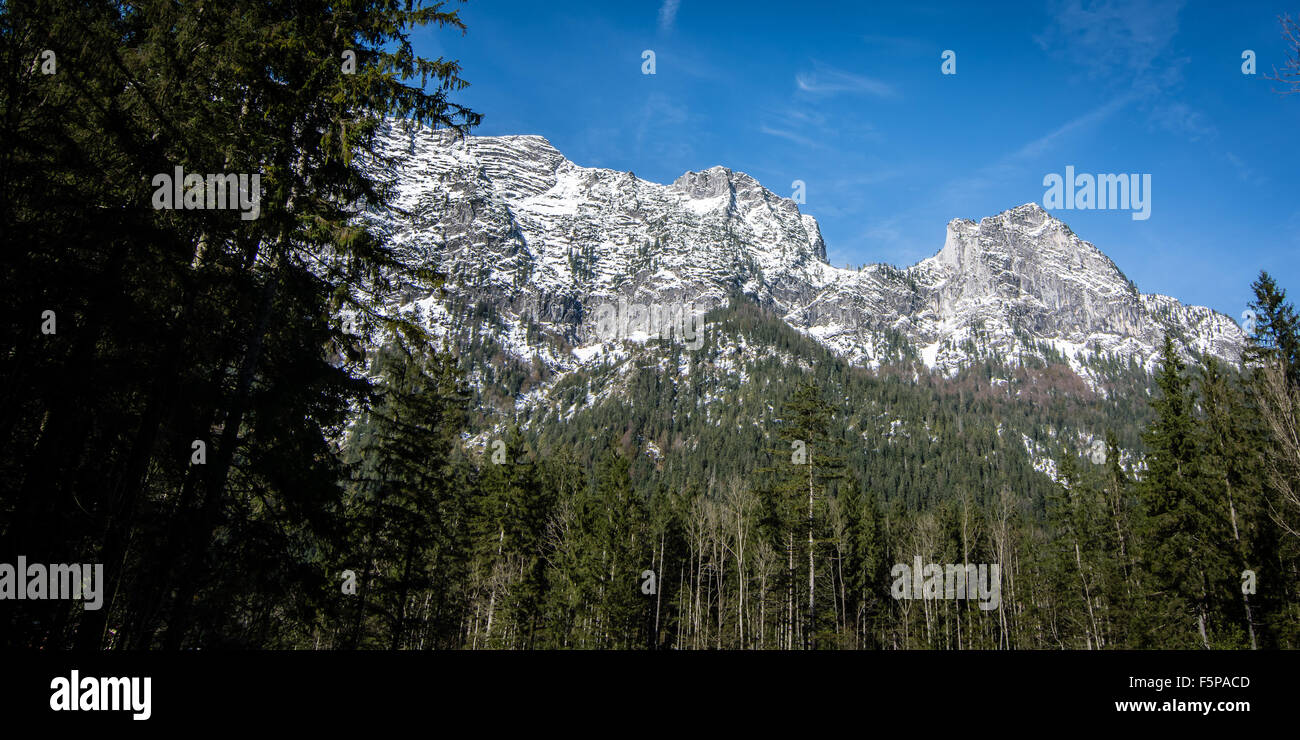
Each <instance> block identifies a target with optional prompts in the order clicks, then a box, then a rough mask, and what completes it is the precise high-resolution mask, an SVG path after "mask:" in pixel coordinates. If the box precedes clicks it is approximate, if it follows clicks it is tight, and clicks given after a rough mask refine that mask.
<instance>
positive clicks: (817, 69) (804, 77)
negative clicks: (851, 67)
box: [794, 62, 894, 98]
mask: <svg viewBox="0 0 1300 740" xmlns="http://www.w3.org/2000/svg"><path fill="white" fill-rule="evenodd" d="M794 83H795V85H796V86H797V87H798V88H799V89H800V90H801V91H803V92H806V93H810V94H812V95H835V94H836V93H842V92H845V93H866V94H868V95H875V96H877V97H882V98H886V97H890V96H892V95H894V88H893V87H891V86H890V85H888V84H886V83H884V82H881V81H880V80H874V79H872V78H870V77H864V76H862V75H855V74H853V73H851V72H845V71H844V70H841V69H836V68H834V67H830V66H828V65H825V64H819V63H817V62H813V71H812V72H800V73H798V74H797V75H795V78H794Z"/></svg>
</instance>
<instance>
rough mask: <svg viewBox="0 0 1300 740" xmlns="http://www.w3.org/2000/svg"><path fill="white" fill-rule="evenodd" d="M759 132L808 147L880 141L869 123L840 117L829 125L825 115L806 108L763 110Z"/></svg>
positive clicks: (829, 122)
mask: <svg viewBox="0 0 1300 740" xmlns="http://www.w3.org/2000/svg"><path fill="white" fill-rule="evenodd" d="M758 130H759V131H760V132H761V133H764V134H767V135H768V136H777V137H780V138H783V139H786V140H788V141H793V142H795V143H796V144H800V145H802V146H806V147H808V148H821V147H824V146H825V145H826V143H827V142H830V141H835V140H841V139H846V138H849V139H853V140H855V141H867V140H870V141H878V140H879V139H880V134H879V133H878V132H877V131H876V130H875V128H874V127H872V125H871V124H870V123H867V122H865V121H857V120H854V119H853V118H852V117H851V116H849V117H845V116H841V117H839V118H838V119H837V120H836V121H835V122H834V123H832V122H831V120H830V119H829V118H828V117H827V116H826V114H825V113H822V112H820V111H817V110H815V109H812V108H807V107H790V108H784V109H781V110H769V111H766V112H765V113H764V114H763V119H762V122H761V123H760V124H759V127H758Z"/></svg>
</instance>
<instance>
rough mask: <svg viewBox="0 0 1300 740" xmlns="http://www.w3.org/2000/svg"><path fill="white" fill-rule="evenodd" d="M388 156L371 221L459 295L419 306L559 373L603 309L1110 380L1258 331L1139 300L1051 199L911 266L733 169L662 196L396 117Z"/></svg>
mask: <svg viewBox="0 0 1300 740" xmlns="http://www.w3.org/2000/svg"><path fill="white" fill-rule="evenodd" d="M378 152H379V154H381V155H382V156H380V157H376V158H375V159H374V164H373V166H374V167H375V168H376V169H377V170H378V171H377V172H376V174H377V175H378V176H379V177H380V179H382V180H384V181H386V182H389V183H391V184H392V185H393V186H394V187H395V192H396V198H395V202H394V204H393V207H392V208H391V209H389V210H386V211H383V212H371V213H368V214H366V217H367V218H368V219H370V220H371V222H372V224H373V225H374V227H375V228H377V229H378V230H379V231H381V232H383V233H385V234H387V235H388V236H389V237H390V238H391V239H392V240H393V242H394V243H395V244H397V245H398V246H399V248H400V249H402V250H404V251H405V252H407V254H408V256H413V257H415V258H417V259H418V260H420V261H421V262H422V263H424V264H427V265H430V266H432V267H434V268H436V269H437V270H439V271H440V272H443V273H445V274H446V275H447V276H448V278H449V280H448V284H449V285H450V286H452V287H450V288H449V292H448V293H446V294H443V295H440V296H434V295H428V294H426V295H411V296H408V302H409V303H410V304H411V308H412V310H415V311H418V312H419V316H418V318H419V319H420V320H421V321H422V322H424V323H425V324H426V325H427V326H428V327H429V328H430V329H431V330H432V332H433V333H434V334H435V335H436V336H446V335H448V334H449V332H450V330H451V327H452V325H453V324H454V323H455V322H456V321H457V319H456V317H455V316H454V315H453V314H454V313H455V309H454V307H456V306H459V307H461V308H464V307H466V306H482V305H484V304H486V305H488V306H491V313H492V315H493V317H494V320H493V321H492V322H490V323H491V324H492V325H491V326H487V325H486V324H485V325H484V327H483V328H482V330H484V331H489V332H491V333H493V334H494V336H495V338H496V339H497V341H499V343H500V344H501V346H502V347H504V348H505V349H506V351H508V352H509V353H510V354H512V355H513V356H514V357H515V358H517V359H519V360H522V361H524V362H533V363H537V362H540V363H542V364H544V365H545V369H546V372H547V373H548V374H549V373H552V372H557V371H558V372H564V371H567V370H571V369H574V368H577V367H580V366H582V365H584V364H585V363H589V362H593V361H596V360H597V359H599V358H601V357H605V356H607V355H608V354H609V353H610V352H614V353H616V354H617V353H618V352H620V351H621V350H620V342H619V341H612V340H610V338H609V337H606V336H602V335H601V334H600V332H599V331H598V327H597V325H596V315H597V310H596V309H597V308H598V307H599V306H601V305H607V304H609V303H616V302H619V301H623V302H625V303H627V304H636V305H646V306H664V305H673V306H681V305H685V306H689V307H690V310H691V311H693V312H696V313H704V312H706V311H708V310H711V309H714V308H718V307H721V306H723V305H725V304H726V303H727V302H728V301H729V300H730V299H731V297H733V296H736V295H743V296H745V297H746V298H748V299H750V300H753V301H756V302H757V303H759V304H760V305H762V306H763V307H765V308H766V309H768V310H770V311H773V312H775V313H777V314H778V315H780V316H782V317H783V319H784V320H785V322H786V323H788V324H789V325H790V326H791V327H793V328H794V329H795V330H797V331H799V332H801V333H803V334H805V335H807V336H809V337H811V338H813V339H815V340H816V341H817V342H819V343H820V344H822V345H823V346H825V347H827V348H828V349H830V350H831V351H832V352H834V353H835V354H837V355H839V356H841V357H843V358H845V359H846V360H847V361H848V362H850V363H851V364H854V365H859V366H864V367H869V368H874V367H878V366H879V365H881V364H883V363H889V362H899V361H908V360H919V361H920V362H923V363H924V365H926V366H927V367H929V368H931V369H934V370H937V371H939V372H943V373H946V374H951V373H953V372H956V371H958V370H959V369H960V368H961V367H963V366H965V365H967V364H968V363H970V362H972V361H974V360H977V359H981V358H989V357H996V358H1000V359H1001V360H1003V361H1005V362H1008V363H1011V364H1015V363H1017V362H1021V361H1023V360H1024V359H1025V358H1027V357H1035V358H1040V359H1041V358H1043V357H1044V356H1047V355H1052V356H1056V357H1061V358H1064V359H1065V360H1066V361H1068V362H1069V364H1070V366H1071V368H1072V369H1073V370H1074V372H1075V373H1077V374H1079V375H1080V376H1081V377H1083V379H1084V380H1085V381H1087V382H1090V383H1091V378H1090V375H1091V373H1092V372H1093V371H1092V370H1091V369H1090V367H1089V360H1090V359H1091V358H1096V357H1102V356H1110V357H1114V358H1117V359H1120V360H1121V361H1125V362H1127V361H1136V362H1138V363H1139V364H1141V365H1142V366H1144V367H1147V368H1151V367H1154V364H1155V361H1156V359H1157V356H1158V351H1159V346H1160V342H1161V341H1162V337H1163V336H1164V335H1165V334H1166V333H1170V334H1171V335H1172V336H1173V337H1174V339H1175V342H1176V344H1177V345H1178V346H1179V347H1180V349H1181V350H1182V351H1183V352H1185V353H1187V354H1189V355H1190V354H1193V353H1203V354H1208V355H1211V356H1214V357H1217V358H1220V359H1223V360H1226V361H1229V362H1236V361H1238V359H1239V353H1240V347H1241V343H1242V341H1243V339H1244V336H1243V333H1242V331H1241V329H1240V328H1239V327H1238V326H1237V324H1236V323H1235V322H1234V321H1233V320H1232V319H1231V318H1229V317H1227V316H1225V315H1223V314H1220V313H1218V312H1216V311H1213V310H1211V309H1208V308H1204V307H1200V306H1186V305H1183V304H1182V303H1180V302H1178V301H1177V300H1175V299H1173V298H1170V297H1167V296H1161V295H1152V294H1142V293H1140V292H1139V291H1138V290H1137V288H1136V286H1135V285H1134V284H1133V283H1132V281H1130V280H1129V279H1128V278H1126V277H1125V276H1124V274H1123V273H1122V272H1121V271H1120V269H1119V268H1118V267H1117V266H1116V265H1115V264H1114V262H1112V261H1111V260H1110V258H1108V257H1107V256H1106V255H1105V254H1103V253H1102V251H1101V250H1099V249H1098V248H1097V247H1095V246H1094V245H1093V244H1091V243H1089V242H1087V241H1084V240H1082V239H1080V238H1079V237H1078V236H1076V235H1075V234H1074V232H1073V231H1071V230H1070V228H1069V227H1068V226H1067V225H1066V224H1065V223H1063V222H1061V221H1060V220H1058V219H1056V218H1055V217H1053V216H1052V215H1050V214H1049V213H1047V212H1046V211H1044V210H1043V209H1042V208H1041V207H1039V206H1038V205H1037V204H1034V203H1028V204H1025V205H1021V206H1018V207H1015V208H1012V209H1009V210H1007V211H1004V212H1002V213H999V214H997V215H995V216H991V217H988V218H984V219H981V220H980V221H978V222H976V221H971V220H968V219H954V220H953V221H951V222H950V223H949V224H948V226H947V235H946V238H945V240H944V243H943V247H942V248H941V249H940V250H939V251H938V253H936V254H935V255H934V256H933V257H930V258H928V259H924V260H922V261H920V262H919V263H917V264H915V265H912V266H910V267H907V268H905V269H900V268H897V267H894V266H891V265H887V264H873V265H869V266H866V267H863V268H861V269H848V268H836V267H834V266H832V265H830V264H829V263H828V262H827V260H826V246H825V243H824V242H823V240H822V236H821V232H820V230H819V229H818V226H817V221H816V219H815V218H813V217H812V216H811V215H808V214H805V213H801V212H800V210H799V207H798V205H797V204H796V203H795V202H794V201H793V200H791V199H789V198H785V197H782V196H779V195H777V194H775V193H773V192H772V191H770V190H768V189H767V188H765V187H763V186H762V185H761V184H760V183H759V182H758V181H757V180H755V179H754V178H752V177H750V176H749V175H747V174H744V173H742V172H736V171H733V170H730V169H728V168H726V167H721V166H718V167H712V168H710V169H707V170H704V171H702V172H687V173H685V174H683V175H682V176H680V177H678V178H677V179H676V180H675V181H674V182H673V183H671V184H669V185H663V184H658V183H652V182H647V181H645V180H642V179H639V178H637V177H636V176H635V175H634V174H633V173H631V172H616V171H613V170H608V169H599V168H590V167H581V166H579V165H576V164H574V163H573V162H571V161H569V160H568V159H566V158H565V157H564V156H563V155H562V154H561V153H560V152H559V151H557V150H556V149H555V147H553V146H551V144H550V142H548V141H547V140H546V139H544V138H542V137H540V136H496V137H487V136H482V137H480V136H465V137H460V136H457V135H456V134H455V133H454V132H450V131H431V130H428V129H420V128H408V127H407V126H406V125H405V124H401V123H396V122H394V123H390V124H388V125H387V126H386V127H385V128H384V129H382V131H381V133H380V136H379V147H378ZM381 162H382V163H383V164H382V165H381V164H380V163H381ZM539 338H546V339H549V340H550V341H539ZM624 338H628V337H624ZM630 338H633V339H636V338H638V337H635V336H634V337H630Z"/></svg>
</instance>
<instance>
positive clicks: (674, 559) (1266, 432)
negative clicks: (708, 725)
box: [323, 275, 1300, 649]
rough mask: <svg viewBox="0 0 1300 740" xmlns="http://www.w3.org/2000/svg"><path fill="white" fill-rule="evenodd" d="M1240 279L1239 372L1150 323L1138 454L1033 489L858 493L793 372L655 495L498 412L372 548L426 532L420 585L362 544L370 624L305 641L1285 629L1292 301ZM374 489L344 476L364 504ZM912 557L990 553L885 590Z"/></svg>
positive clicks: (487, 644)
mask: <svg viewBox="0 0 1300 740" xmlns="http://www.w3.org/2000/svg"><path fill="white" fill-rule="evenodd" d="M1255 291H1256V295H1257V303H1256V304H1255V305H1254V306H1253V308H1255V309H1256V311H1257V312H1258V314H1259V316H1260V319H1259V323H1258V324H1257V326H1256V329H1255V334H1254V336H1253V337H1252V339H1251V346H1250V348H1249V350H1248V353H1247V367H1246V371H1245V372H1244V373H1240V374H1239V373H1235V372H1229V371H1228V370H1227V369H1225V368H1223V367H1221V366H1219V365H1218V364H1216V363H1214V362H1212V361H1207V362H1206V363H1204V364H1200V365H1198V366H1197V367H1196V368H1195V369H1192V370H1189V369H1188V368H1187V367H1185V364H1184V361H1183V360H1182V359H1180V357H1179V355H1178V353H1177V352H1175V349H1174V345H1173V343H1172V342H1166V345H1165V350H1164V357H1163V361H1162V364H1161V367H1160V370H1159V373H1158V374H1157V376H1156V379H1155V380H1156V385H1157V387H1158V392H1157V393H1156V394H1155V396H1154V398H1153V400H1152V406H1153V410H1154V412H1155V419H1154V421H1153V422H1152V423H1151V424H1150V426H1149V427H1148V428H1147V429H1146V431H1145V434H1144V437H1145V440H1146V444H1147V451H1146V454H1145V455H1144V456H1143V457H1142V458H1141V459H1140V460H1135V461H1133V462H1131V463H1128V464H1125V463H1123V462H1122V460H1123V456H1122V454H1121V449H1120V447H1119V446H1118V444H1117V442H1116V439H1115V437H1114V435H1108V437H1109V438H1108V439H1107V444H1106V454H1105V456H1104V461H1096V460H1095V459H1088V458H1076V456H1075V454H1068V455H1065V456H1063V457H1062V458H1061V460H1060V461H1059V463H1060V467H1059V470H1058V476H1057V477H1058V480H1059V483H1058V484H1057V485H1055V486H1053V487H1052V490H1051V492H1050V493H1049V495H1048V496H1047V497H1046V500H1045V501H1043V502H1042V506H1041V508H1040V507H1039V506H1036V505H1035V502H1034V501H1032V500H1030V499H1028V498H1027V497H1025V496H1023V495H1021V492H1018V491H1014V490H1012V489H1011V488H1010V487H1006V486H1004V487H1002V488H1001V489H1000V490H998V491H995V492H992V494H991V495H990V492H981V491H972V490H961V491H955V492H954V495H953V497H951V498H950V499H949V500H946V501H943V502H940V503H938V504H935V505H926V506H910V505H908V504H907V503H906V501H907V497H905V496H903V495H900V492H897V491H879V490H870V489H869V488H868V487H866V486H864V485H862V483H861V481H860V479H858V477H857V476H856V475H855V474H854V473H853V472H852V470H851V466H848V465H846V460H845V452H846V450H845V447H844V444H843V443H842V441H841V438H840V437H839V436H838V435H837V431H836V425H837V419H836V413H835V412H834V409H833V407H832V406H831V404H829V403H827V402H826V401H825V400H823V398H822V391H821V390H820V389H818V388H817V387H816V386H815V385H814V384H811V383H803V384H799V385H796V386H794V387H793V388H791V389H790V392H789V393H788V396H787V398H786V400H785V402H784V403H783V404H782V405H781V408H780V412H779V414H777V416H778V417H779V421H778V422H777V423H776V424H775V425H774V426H773V428H772V429H770V430H768V431H769V432H770V433H769V434H768V435H767V439H768V443H769V449H767V450H766V451H763V452H762V453H761V457H762V458H763V459H764V460H765V461H766V464H765V465H764V466H762V467H761V468H760V469H759V470H758V471H757V472H756V473H755V474H754V475H752V476H749V477H742V476H734V477H730V478H727V479H724V480H718V481H713V482H711V483H710V482H692V483H688V484H686V485H683V486H674V487H667V486H662V485H660V486H659V487H658V488H656V489H655V490H654V491H653V492H652V493H651V494H650V495H648V496H638V495H634V494H632V491H634V490H635V489H636V488H637V486H636V484H635V483H634V481H633V480H632V476H631V475H630V474H629V470H630V468H631V466H632V464H633V461H632V460H630V459H629V458H630V457H631V454H629V452H628V449H627V446H626V445H625V444H624V443H623V441H621V440H619V439H617V438H613V439H609V440H608V441H607V442H606V443H605V444H604V445H602V446H603V447H604V451H603V452H599V453H597V454H595V457H596V459H597V460H598V462H597V463H596V464H595V465H590V466H589V465H584V464H582V463H580V462H579V457H580V455H578V454H576V453H575V451H573V450H568V451H558V452H553V453H550V454H547V455H545V456H542V457H538V456H536V455H535V454H534V453H533V452H532V451H531V450H529V449H528V444H527V442H526V441H525V439H524V437H523V436H522V435H520V434H519V433H518V432H517V431H516V432H514V433H512V434H511V435H510V436H509V438H508V439H506V440H497V441H494V442H493V443H491V444H489V446H488V448H487V449H485V450H483V452H482V454H481V455H478V456H475V457H472V458H469V459H467V460H466V461H465V466H466V467H465V469H464V472H463V475H459V476H458V475H451V474H448V475H444V476H440V477H439V479H440V480H441V481H442V482H441V483H440V484H438V485H437V486H436V487H435V489H434V490H436V491H437V493H434V494H433V495H432V497H431V498H429V499H428V503H429V504H430V505H432V504H433V503H434V502H438V505H439V506H443V507H446V506H449V507H450V508H440V509H438V511H439V514H438V517H439V518H440V519H441V521H444V522H449V521H458V522H461V525H460V526H459V527H451V528H446V527H445V526H444V527H442V528H425V529H422V530H420V532H430V531H437V532H440V533H442V534H440V535H439V537H438V539H437V540H436V541H437V544H436V545H434V544H433V543H434V541H433V540H429V539H420V537H421V536H422V535H421V534H420V532H417V531H416V530H411V532H410V534H411V536H413V537H415V538H416V539H419V541H420V542H421V543H423V544H419V545H415V544H410V543H407V544H403V542H402V540H401V539H400V538H398V537H395V538H392V539H390V540H386V542H387V544H386V545H383V546H381V547H379V548H378V549H380V550H384V551H387V552H390V553H409V552H412V550H411V548H412V547H415V548H419V547H424V546H430V547H432V549H431V550H430V551H429V552H428V554H426V555H425V556H424V557H423V558H421V559H420V561H419V562H420V564H421V565H420V569H421V570H420V572H419V573H418V575H417V577H416V581H417V582H418V584H419V585H416V584H412V583H411V582H410V581H409V575H410V572H409V566H408V563H407V561H406V560H404V559H403V558H402V557H389V558H373V557H369V558H360V559H359V560H364V562H363V563H362V564H361V565H360V566H359V567H360V568H361V569H364V570H365V572H366V573H367V574H369V576H368V577H369V579H370V580H369V582H371V583H373V584H376V588H377V590H375V591H371V592H370V593H369V595H368V596H367V597H366V598H362V599H353V600H351V601H347V600H346V599H343V600H342V601H341V603H343V604H344V605H345V606H344V607H343V608H344V609H345V610H351V612H352V613H353V614H355V615H356V620H359V621H361V622H364V623H365V624H366V625H368V628H367V629H363V630H362V632H361V637H360V641H358V633H357V632H356V631H355V625H356V623H357V622H356V621H353V622H351V623H350V624H351V627H349V628H348V630H351V631H348V630H344V629H342V626H343V625H344V624H346V622H335V623H334V625H333V626H332V627H331V629H330V630H329V632H328V634H327V636H326V637H324V638H323V639H324V643H323V644H328V645H334V646H345V645H346V646H358V645H359V646H365V645H373V646H398V647H412V648H416V647H463V648H523V649H528V648H569V647H576V648H674V649H717V648H721V649H792V648H794V649H800V648H860V649H863V648H864V649H900V648H937V649H1026V648H1029V649H1033V648H1040V649H1041V648H1050V649H1054V648H1077V649H1098V648H1197V647H1208V648H1242V649H1246V648H1279V647H1289V648H1293V647H1296V646H1297V644H1300V642H1298V641H1300V633H1298V632H1297V629H1298V628H1300V607H1298V606H1297V605H1298V604H1300V599H1298V598H1297V597H1298V596H1300V593H1298V592H1297V587H1300V577H1298V576H1300V573H1297V562H1298V561H1297V557H1296V556H1297V547H1298V545H1300V540H1298V539H1297V537H1296V534H1295V532H1294V529H1295V524H1296V517H1297V514H1300V507H1297V506H1296V500H1295V498H1294V496H1293V494H1292V491H1294V489H1293V488H1286V483H1287V481H1290V484H1291V485H1294V482H1295V477H1294V476H1295V475H1296V473H1297V472H1298V471H1300V468H1297V466H1296V465H1295V462H1296V458H1295V457H1294V456H1293V453H1289V452H1288V451H1287V447H1286V438H1285V437H1282V438H1279V437H1278V436H1277V434H1276V433H1277V432H1279V431H1280V432H1283V433H1285V432H1286V429H1287V427H1286V426H1285V425H1283V426H1277V425H1271V423H1270V419H1274V418H1278V419H1283V420H1284V419H1286V418H1289V417H1288V416H1287V415H1288V414H1294V413H1295V409H1296V408H1300V405H1298V404H1297V403H1296V401H1297V397H1298V393H1297V390H1298V389H1300V383H1297V380H1298V379H1297V377H1296V375H1297V372H1296V368H1297V365H1296V361H1297V359H1300V355H1297V354H1296V348H1297V344H1296V342H1295V336H1296V329H1297V322H1296V318H1295V314H1294V311H1293V309H1292V308H1291V306H1290V304H1288V303H1287V302H1286V301H1285V295H1284V294H1283V293H1282V292H1281V291H1280V290H1278V289H1277V287H1276V286H1275V285H1274V283H1273V281H1272V280H1271V278H1269V277H1268V276H1267V275H1262V276H1261V278H1260V280H1259V281H1258V282H1257V283H1256V285H1255ZM1278 383H1281V384H1282V385H1277V384H1278ZM419 395H420V396H421V397H428V395H429V394H428V393H422V394H419ZM444 397H446V398H450V397H451V396H450V395H447V396H444ZM1288 399H1289V400H1288ZM1279 402H1281V403H1283V405H1281V406H1278V405H1277V404H1278V403H1279ZM1286 404H1289V405H1286ZM1292 429H1293V428H1292ZM426 433H429V434H434V433H435V430H434V429H433V428H432V427H430V428H428V429H427V430H426ZM1291 433H1292V434H1294V431H1292V432H1291ZM356 434H357V435H359V436H358V439H362V438H364V437H366V435H368V434H370V433H369V432H367V431H365V427H364V426H363V427H359V428H358V430H357V431H356ZM356 447H357V448H358V449H361V448H363V447H365V445H364V444H362V443H360V442H358V443H357V444H356ZM452 447H454V445H450V444H449V445H448V446H447V447H445V450H447V451H448V452H449V451H450V450H451V449H452ZM632 449H636V447H635V446H634V447H633V448H632ZM1289 455H1290V456H1289ZM1090 457H1091V456H1090ZM420 459H425V460H428V459H434V458H432V457H430V456H428V455H424V456H421V458H420ZM438 459H442V458H438ZM1096 462H1100V464H1095V463H1096ZM415 479H416V477H412V478H411V480H415ZM1279 484H1281V485H1279ZM369 485H370V484H366V485H361V484H357V487H354V488H353V491H354V493H353V496H355V497H357V500H362V501H366V502H367V504H366V505H367V506H377V505H379V502H377V501H376V500H375V499H374V498H372V497H370V495H369V494H364V493H362V491H363V490H370V489H369V488H368V486H369ZM417 488H418V489H419V490H426V491H428V490H429V489H428V488H427V487H426V488H420V487H417ZM390 519H391V518H390ZM376 521H385V518H384V517H378V518H376ZM367 537H369V535H367ZM458 537H459V539H457V538H458ZM381 539H382V538H381ZM367 541H369V540H367ZM355 552H359V551H355ZM917 559H919V561H920V562H922V563H925V564H931V563H934V564H940V565H944V564H967V563H971V564H979V563H982V564H996V565H998V566H999V568H1000V581H999V582H998V584H997V587H998V591H999V593H998V598H996V599H992V600H988V599H983V600H979V599H975V598H973V597H972V598H967V599H947V598H937V599H923V598H912V599H907V598H895V593H896V589H897V588H898V584H897V581H898V577H897V574H896V572H895V566H897V565H898V564H905V565H908V566H909V568H910V567H911V566H912V564H913V563H914V562H916V561H917ZM359 560H358V559H357V558H356V557H355V556H354V562H358V561H359ZM339 567H341V564H340V566H339ZM380 584H386V585H382V586H381V585H380ZM413 585H416V589H415V590H414V591H410V590H409V589H410V588H411V587H412V586H413ZM380 591H382V592H383V593H384V594H386V596H381V595H380ZM449 606H450V608H451V610H450V612H449V611H448V607H449ZM982 606H983V607H984V608H981V607H982Z"/></svg>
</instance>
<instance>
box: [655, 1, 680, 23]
mask: <svg viewBox="0 0 1300 740" xmlns="http://www.w3.org/2000/svg"><path fill="white" fill-rule="evenodd" d="M681 4H682V0H664V4H663V5H660V6H659V28H660V29H661V30H664V31H667V30H669V29H671V28H672V27H673V21H676V20H677V7H678V6H679V5H681Z"/></svg>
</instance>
